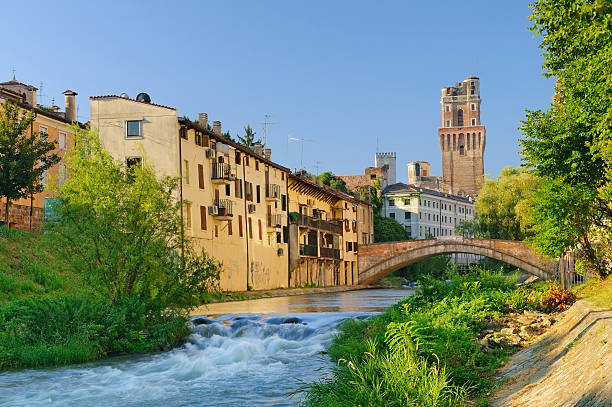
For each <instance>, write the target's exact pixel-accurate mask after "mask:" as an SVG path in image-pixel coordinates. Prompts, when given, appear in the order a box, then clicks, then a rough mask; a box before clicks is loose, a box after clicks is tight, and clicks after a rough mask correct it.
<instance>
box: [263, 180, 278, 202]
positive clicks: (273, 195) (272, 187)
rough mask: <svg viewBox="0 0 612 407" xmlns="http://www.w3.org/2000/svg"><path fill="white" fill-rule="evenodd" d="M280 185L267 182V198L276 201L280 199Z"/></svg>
mask: <svg viewBox="0 0 612 407" xmlns="http://www.w3.org/2000/svg"><path fill="white" fill-rule="evenodd" d="M280 195H281V194H280V185H276V184H266V200H268V201H275V200H278V199H280Z"/></svg>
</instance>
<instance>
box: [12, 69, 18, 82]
mask: <svg viewBox="0 0 612 407" xmlns="http://www.w3.org/2000/svg"><path fill="white" fill-rule="evenodd" d="M13 80H14V81H16V80H17V79H15V67H13Z"/></svg>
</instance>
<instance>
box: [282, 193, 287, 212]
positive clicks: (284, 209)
mask: <svg viewBox="0 0 612 407" xmlns="http://www.w3.org/2000/svg"><path fill="white" fill-rule="evenodd" d="M281 209H282V210H283V211H286V210H287V196H286V195H281Z"/></svg>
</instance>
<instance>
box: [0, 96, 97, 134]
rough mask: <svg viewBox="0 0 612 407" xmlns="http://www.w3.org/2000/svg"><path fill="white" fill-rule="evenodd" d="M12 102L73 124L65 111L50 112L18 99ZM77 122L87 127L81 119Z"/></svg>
mask: <svg viewBox="0 0 612 407" xmlns="http://www.w3.org/2000/svg"><path fill="white" fill-rule="evenodd" d="M10 102H11V103H15V104H16V105H17V106H19V107H21V108H23V109H27V110H32V111H34V113H36V114H37V115H41V116H45V117H49V118H51V119H54V120H58V121H60V122H63V123H67V124H72V122H71V121H70V120H67V119H66V116H65V113H64V112H50V111H48V110H44V109H40V108H38V107H34V106H32V105H29V104H27V103H23V102H19V101H16V100H11V101H10ZM75 123H76V124H77V125H78V126H79V127H80V128H82V129H84V128H85V127H86V125H85V124H83V123H81V122H79V121H76V122H75Z"/></svg>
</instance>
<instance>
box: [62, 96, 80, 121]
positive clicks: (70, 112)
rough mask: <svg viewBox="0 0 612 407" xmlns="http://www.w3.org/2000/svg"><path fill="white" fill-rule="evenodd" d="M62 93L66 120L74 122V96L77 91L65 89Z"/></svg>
mask: <svg viewBox="0 0 612 407" xmlns="http://www.w3.org/2000/svg"><path fill="white" fill-rule="evenodd" d="M63 93H64V95H66V120H68V121H69V122H75V121H76V103H75V99H76V98H75V96H76V95H78V93H76V92H73V91H71V90H66V91H64V92H63Z"/></svg>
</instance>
